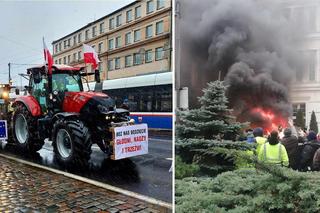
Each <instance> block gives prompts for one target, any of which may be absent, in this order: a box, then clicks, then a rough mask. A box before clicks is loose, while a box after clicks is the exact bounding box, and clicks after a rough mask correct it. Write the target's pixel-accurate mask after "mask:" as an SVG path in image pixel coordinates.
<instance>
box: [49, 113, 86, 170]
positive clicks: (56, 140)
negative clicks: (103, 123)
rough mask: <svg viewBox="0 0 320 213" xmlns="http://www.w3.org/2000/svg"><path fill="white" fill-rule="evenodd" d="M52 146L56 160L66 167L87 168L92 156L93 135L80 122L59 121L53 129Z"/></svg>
mask: <svg viewBox="0 0 320 213" xmlns="http://www.w3.org/2000/svg"><path fill="white" fill-rule="evenodd" d="M52 142H53V143H52V145H53V150H54V154H55V158H56V160H57V161H58V162H59V163H60V164H62V165H63V166H65V167H70V166H73V165H77V166H86V165H87V164H88V161H89V159H90V155H91V144H92V142H91V134H90V132H89V129H88V128H87V127H86V126H85V124H84V123H83V122H81V121H79V120H71V119H70V120H58V121H56V122H55V124H54V127H53V135H52Z"/></svg>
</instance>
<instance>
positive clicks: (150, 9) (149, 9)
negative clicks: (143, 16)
mask: <svg viewBox="0 0 320 213" xmlns="http://www.w3.org/2000/svg"><path fill="white" fill-rule="evenodd" d="M153 10H154V4H153V0H151V1H147V14H148V13H152V12H153Z"/></svg>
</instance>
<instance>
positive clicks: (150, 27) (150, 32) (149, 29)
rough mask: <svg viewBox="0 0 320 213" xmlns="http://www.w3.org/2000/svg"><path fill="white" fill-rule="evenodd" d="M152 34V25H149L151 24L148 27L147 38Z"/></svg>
mask: <svg viewBox="0 0 320 213" xmlns="http://www.w3.org/2000/svg"><path fill="white" fill-rule="evenodd" d="M152 34H153V32H152V25H149V26H147V27H146V38H150V37H152Z"/></svg>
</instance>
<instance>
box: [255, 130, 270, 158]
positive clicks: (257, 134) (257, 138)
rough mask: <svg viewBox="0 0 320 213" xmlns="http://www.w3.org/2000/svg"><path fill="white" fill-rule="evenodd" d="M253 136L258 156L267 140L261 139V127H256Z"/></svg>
mask: <svg viewBox="0 0 320 213" xmlns="http://www.w3.org/2000/svg"><path fill="white" fill-rule="evenodd" d="M253 136H254V138H255V141H256V143H257V149H256V151H257V155H259V152H260V149H261V146H262V145H263V144H265V143H266V142H267V138H264V137H263V129H262V128H261V127H257V128H255V129H254V130H253Z"/></svg>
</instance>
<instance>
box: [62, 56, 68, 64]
mask: <svg viewBox="0 0 320 213" xmlns="http://www.w3.org/2000/svg"><path fill="white" fill-rule="evenodd" d="M63 64H67V56H65V57H63Z"/></svg>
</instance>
